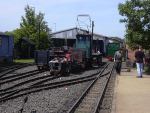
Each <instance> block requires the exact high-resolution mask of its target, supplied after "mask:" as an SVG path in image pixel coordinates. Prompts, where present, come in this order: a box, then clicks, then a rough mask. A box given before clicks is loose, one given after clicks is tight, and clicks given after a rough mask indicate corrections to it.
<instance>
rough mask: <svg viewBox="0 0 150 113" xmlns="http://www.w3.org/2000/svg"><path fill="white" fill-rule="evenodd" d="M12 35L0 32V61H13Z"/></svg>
mask: <svg viewBox="0 0 150 113" xmlns="http://www.w3.org/2000/svg"><path fill="white" fill-rule="evenodd" d="M13 48H14V42H13V37H12V36H9V35H6V34H4V33H0V62H13Z"/></svg>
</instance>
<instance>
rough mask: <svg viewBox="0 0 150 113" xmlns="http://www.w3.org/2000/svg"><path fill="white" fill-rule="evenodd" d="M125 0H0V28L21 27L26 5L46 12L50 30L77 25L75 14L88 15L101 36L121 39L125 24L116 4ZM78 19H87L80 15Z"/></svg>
mask: <svg viewBox="0 0 150 113" xmlns="http://www.w3.org/2000/svg"><path fill="white" fill-rule="evenodd" d="M124 2H125V0H1V3H0V31H1V32H5V31H12V30H14V29H16V28H19V27H20V22H21V16H24V15H25V11H24V8H25V6H26V5H27V4H28V5H29V6H31V7H34V8H35V11H36V13H38V12H39V11H40V12H42V13H44V14H45V21H47V22H48V26H49V27H50V28H51V29H52V31H53V32H55V31H60V30H64V29H69V28H73V27H76V26H77V25H78V24H77V15H81V14H88V15H89V16H90V18H91V20H92V21H94V24H95V26H94V32H95V33H97V34H100V35H104V36H112V37H120V38H124V35H125V24H124V23H120V22H119V20H120V19H122V18H123V17H122V16H120V15H119V11H118V4H119V3H124ZM79 20H80V21H79V23H80V25H83V23H82V22H81V21H84V20H86V21H85V22H86V23H87V24H88V18H87V17H83V16H80V17H79Z"/></svg>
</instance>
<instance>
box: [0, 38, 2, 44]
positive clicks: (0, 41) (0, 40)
mask: <svg viewBox="0 0 150 113" xmlns="http://www.w3.org/2000/svg"><path fill="white" fill-rule="evenodd" d="M0 46H2V37H0Z"/></svg>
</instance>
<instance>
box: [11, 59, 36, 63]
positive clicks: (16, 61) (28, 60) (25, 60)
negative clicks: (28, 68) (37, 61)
mask: <svg viewBox="0 0 150 113" xmlns="http://www.w3.org/2000/svg"><path fill="white" fill-rule="evenodd" d="M14 63H34V59H15V60H14Z"/></svg>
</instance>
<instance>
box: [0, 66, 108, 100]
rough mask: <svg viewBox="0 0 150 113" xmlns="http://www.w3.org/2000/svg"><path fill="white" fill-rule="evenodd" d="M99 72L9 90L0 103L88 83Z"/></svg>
mask: <svg viewBox="0 0 150 113" xmlns="http://www.w3.org/2000/svg"><path fill="white" fill-rule="evenodd" d="M107 65H108V64H107ZM107 65H106V66H105V67H104V69H105V68H106V67H107ZM104 69H102V70H104ZM100 72H101V71H100ZM100 72H97V73H95V74H92V75H90V76H86V77H80V78H74V79H70V80H63V81H58V82H53V83H47V84H40V85H38V84H37V85H31V86H29V87H27V88H21V89H17V90H11V91H9V92H7V93H6V92H5V93H3V94H1V96H2V97H1V98H0V102H4V101H7V100H11V99H14V98H17V97H20V96H23V95H28V94H30V93H34V92H39V91H42V90H48V89H54V88H60V87H64V86H69V85H74V84H79V83H82V82H87V81H90V80H94V79H95V77H96V76H97V74H98V73H100ZM106 74H108V73H105V74H103V75H102V76H105V75H106Z"/></svg>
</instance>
